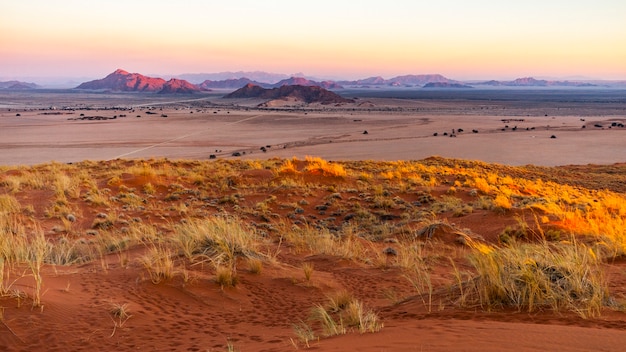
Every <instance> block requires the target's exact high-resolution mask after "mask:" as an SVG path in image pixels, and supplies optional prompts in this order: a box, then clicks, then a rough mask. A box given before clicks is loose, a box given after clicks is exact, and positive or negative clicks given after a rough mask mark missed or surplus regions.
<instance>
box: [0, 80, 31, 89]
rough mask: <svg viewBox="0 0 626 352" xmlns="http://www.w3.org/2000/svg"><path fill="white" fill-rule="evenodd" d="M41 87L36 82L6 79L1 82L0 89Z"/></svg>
mask: <svg viewBox="0 0 626 352" xmlns="http://www.w3.org/2000/svg"><path fill="white" fill-rule="evenodd" d="M36 88H40V87H39V86H38V85H37V84H35V83H28V82H20V81H5V82H0V89H36Z"/></svg>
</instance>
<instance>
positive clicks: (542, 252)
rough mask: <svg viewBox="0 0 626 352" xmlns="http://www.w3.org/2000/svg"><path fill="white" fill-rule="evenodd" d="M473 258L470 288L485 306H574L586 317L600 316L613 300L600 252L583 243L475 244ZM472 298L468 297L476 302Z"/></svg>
mask: <svg viewBox="0 0 626 352" xmlns="http://www.w3.org/2000/svg"><path fill="white" fill-rule="evenodd" d="M472 247H473V248H474V251H473V253H472V254H471V255H470V257H469V259H470V262H471V264H472V265H473V266H474V268H475V269H476V277H475V278H474V279H473V280H472V281H471V283H470V286H469V288H468V289H467V291H466V294H468V295H474V296H472V297H471V298H473V299H474V300H475V302H476V303H477V304H480V306H482V307H483V308H487V309H492V308H496V307H506V306H512V307H515V308H517V309H519V310H527V311H529V312H532V311H535V310H537V309H541V308H551V309H553V310H554V311H560V310H570V311H575V312H577V313H579V314H580V315H581V316H583V317H593V316H597V315H599V314H600V310H601V308H602V306H603V304H604V302H606V301H607V299H608V288H607V284H606V279H605V278H604V276H603V274H602V271H601V270H600V268H599V265H598V264H599V263H598V259H597V256H596V254H595V253H594V252H593V250H592V249H591V248H589V247H586V246H584V245H582V244H579V243H575V242H574V243H571V244H550V243H539V244H517V243H513V244H511V245H509V246H506V247H496V246H491V245H487V244H482V243H472ZM471 298H470V299H469V300H468V299H466V300H465V301H471Z"/></svg>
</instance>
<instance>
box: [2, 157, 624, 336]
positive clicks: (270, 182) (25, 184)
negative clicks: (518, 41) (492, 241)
mask: <svg viewBox="0 0 626 352" xmlns="http://www.w3.org/2000/svg"><path fill="white" fill-rule="evenodd" d="M261 169H272V170H276V171H273V176H274V177H273V178H271V179H262V180H256V179H254V178H247V176H245V177H244V174H243V172H244V171H246V170H261ZM609 171H610V170H609ZM607 172H608V171H607ZM552 173H553V174H552ZM129 174H130V175H131V176H132V177H129V176H128V175H129ZM602 175H604V176H602ZM603 177H605V178H603ZM619 177H620V176H619V175H615V174H614V173H611V174H610V175H609V174H600V173H599V172H597V171H596V173H594V177H593V179H591V178H589V179H585V178H581V177H580V174H576V173H572V174H569V173H567V171H566V170H564V169H542V168H534V167H508V166H502V165H496V164H486V163H482V162H477V161H463V160H453V159H441V158H429V159H427V160H423V161H396V162H374V161H354V162H329V161H326V160H323V159H322V158H318V157H306V158H305V160H298V159H296V158H293V159H286V160H281V159H270V160H267V161H228V160H218V161H214V162H202V161H184V160H181V161H169V160H164V159H156V160H153V159H150V160H138V161H131V160H115V161H111V162H108V163H106V164H103V163H94V162H83V163H77V164H74V165H64V164H58V163H51V164H46V165H37V166H33V167H17V168H3V169H2V170H1V171H0V275H1V276H0V292H1V293H6V292H8V290H10V282H11V281H10V280H11V278H12V276H15V275H19V273H18V268H19V269H22V271H23V268H24V267H26V268H28V270H29V271H28V272H29V275H30V277H32V279H33V280H34V283H35V284H34V295H33V296H34V298H33V300H34V301H35V302H36V303H35V305H41V304H42V302H41V287H42V286H41V279H42V275H41V270H42V268H43V266H44V265H46V264H51V265H73V264H79V263H85V262H88V261H90V260H94V259H97V258H98V257H101V258H102V257H103V256H105V255H107V254H109V253H118V254H119V255H121V253H124V252H125V251H127V250H128V249H129V248H132V247H134V246H136V245H138V244H144V245H146V248H147V250H146V254H145V256H144V257H142V259H141V260H140V263H141V264H142V265H143V266H144V268H145V270H146V271H147V272H148V276H149V278H150V280H151V281H153V282H155V283H156V282H162V281H166V280H171V279H172V278H173V277H176V275H183V276H184V274H182V273H183V272H184V270H185V268H184V267H185V266H186V265H190V266H191V267H193V265H194V264H203V263H205V262H209V263H211V264H212V265H213V267H214V268H215V270H216V281H217V282H218V283H219V284H220V285H222V286H224V287H226V286H233V284H232V282H233V281H232V280H233V279H228V277H227V276H228V275H230V276H231V277H234V280H235V281H234V283H235V284H236V274H237V271H236V267H237V261H238V260H239V259H242V258H243V259H244V260H246V261H247V263H248V268H249V270H250V272H251V273H257V274H260V273H261V271H262V267H263V263H264V260H266V259H267V258H268V257H271V256H268V255H266V254H264V251H266V249H267V246H270V243H271V242H272V241H275V242H279V243H280V245H279V246H278V247H279V249H276V253H278V252H280V250H288V251H290V253H295V254H307V255H308V254H323V255H329V256H335V257H338V258H344V259H349V260H355V261H359V262H360V263H362V264H363V265H370V266H371V267H380V268H385V269H386V268H388V267H389V265H390V264H392V265H395V267H397V268H400V269H401V270H403V271H404V272H405V274H406V276H407V277H408V278H409V280H410V281H411V283H412V284H413V286H414V287H415V289H416V291H417V292H418V294H419V295H420V297H423V299H424V303H425V304H428V306H429V307H430V306H432V295H433V292H434V283H433V282H432V280H431V277H430V274H431V273H430V271H429V269H430V268H429V266H428V265H427V264H430V263H427V259H428V255H429V254H428V253H425V251H424V248H425V247H424V246H423V242H424V241H429V239H430V238H431V237H433V234H434V233H436V231H437V230H438V229H439V228H442V227H446V226H447V227H446V229H449V230H451V232H450V233H456V232H459V231H458V229H456V228H455V227H454V226H452V225H451V224H450V223H449V222H448V218H452V217H463V216H466V215H468V214H470V213H472V212H478V211H483V212H495V213H497V215H498V216H499V217H507V216H508V217H515V216H518V214H523V215H525V216H526V219H527V218H529V217H533V218H534V221H535V224H534V225H533V226H528V225H525V222H524V221H526V220H522V219H521V218H520V219H519V220H518V226H517V227H514V226H512V227H510V228H509V229H508V230H507V228H506V227H505V226H503V228H502V234H505V235H507V236H508V239H507V240H505V241H502V242H506V243H508V245H503V246H495V245H487V244H479V243H477V242H472V243H473V244H474V248H473V249H472V251H471V255H470V256H469V260H470V261H471V263H472V265H473V267H472V269H471V271H472V272H471V273H468V274H467V275H470V276H472V277H474V279H472V280H471V281H470V283H471V284H470V285H469V286H463V287H462V291H461V293H460V295H461V296H462V297H461V298H462V299H461V301H463V302H466V304H476V305H478V306H481V307H484V308H485V309H495V308H497V307H500V306H513V307H516V308H517V309H520V310H530V311H534V310H536V309H543V308H546V307H548V308H550V309H554V310H573V311H576V312H578V313H579V314H581V315H582V316H595V315H597V314H599V311H600V309H601V307H602V304H603V303H602V302H603V301H605V300H606V299H607V296H608V293H607V289H606V283H605V281H604V280H605V279H604V278H603V277H602V275H600V273H599V272H600V270H599V269H598V265H599V263H600V262H601V261H604V260H607V259H608V258H614V257H619V256H624V255H626V195H624V193H620V192H619V191H618V190H619V189H621V188H619V187H618V186H615V185H619V184H620V182H621V183H624V182H623V181H624V179H623V178H619ZM603 180H606V181H603ZM616 180H617V181H620V182H616ZM565 181H567V182H565ZM609 181H610V182H609ZM603 182H604V183H603ZM99 185H100V186H99ZM620 187H621V186H620ZM29 192H37V193H36V194H37V196H39V195H41V194H44V195H45V197H46V198H45V203H44V204H40V205H38V206H37V207H35V206H33V205H32V204H28V203H29V200H28V196H32V193H31V194H29ZM25 195H27V196H25ZM468 196H469V197H470V199H471V202H468V201H467V199H468ZM277 197H287V198H289V199H288V200H286V201H282V200H281V201H277V199H278V198H277ZM308 197H311V198H308ZM315 197H317V198H315ZM247 198H250V199H253V201H250V200H249V199H247ZM305 198H306V199H308V200H305ZM317 201H319V202H320V204H321V203H323V204H321V205H323V206H325V207H326V208H328V209H326V210H324V211H323V212H324V213H323V214H322V211H321V210H320V211H318V209H316V208H315V206H317V205H318V203H315V202H317ZM82 209H87V210H86V211H82ZM314 209H315V210H314ZM320 209H321V208H320ZM286 211H287V212H289V213H288V214H287V217H282V216H277V215H276V214H277V213H281V214H282V213H284V212H286ZM99 212H105V213H106V214H108V216H107V218H102V219H100V218H97V219H96V220H95V221H94V220H93V217H90V216H92V214H96V213H99ZM129 213H133V215H130V216H129V215H128V214H129ZM124 214H126V217H122V215H124ZM229 214H233V215H229ZM151 215H152V217H150V216H151ZM429 216H430V217H432V219H431V220H430V222H429V221H428V220H424V219H425V218H428V217H429ZM131 217H132V218H133V219H131ZM331 217H332V218H333V220H330V219H329V218H331ZM70 218H72V219H74V220H73V221H70V220H69V219H70ZM77 218H78V221H77V220H76V219H77ZM383 218H385V219H392V220H382V219H383ZM142 219H146V220H142ZM259 219H260V220H259ZM344 219H345V220H344ZM135 220H136V221H135ZM81 221H82V223H87V224H88V225H87V226H89V224H91V225H92V226H93V227H95V228H96V229H95V230H97V231H96V232H94V231H93V230H88V229H82V228H80V227H79V226H80V225H79V223H81ZM92 221H93V222H92ZM141 221H145V223H144V222H141ZM256 221H259V222H260V223H256ZM531 222H532V221H531ZM44 223H46V224H51V223H52V224H54V226H56V228H58V229H60V231H58V232H56V235H55V236H54V237H52V236H49V237H48V235H44V231H43V230H42V229H41V227H42V224H44ZM46 226H48V225H46ZM46 233H47V232H46ZM420 234H421V235H423V236H417V237H421V238H418V239H419V240H422V241H417V240H416V238H415V236H414V235H420ZM518 235H519V236H518ZM531 235H532V236H531ZM91 236H95V237H91ZM411 236H413V237H411ZM391 237H393V238H399V239H401V243H400V244H398V245H396V246H395V247H396V250H397V257H395V259H389V260H388V258H387V257H385V256H383V255H382V254H381V253H380V250H379V249H376V248H378V247H377V245H378V242H379V241H381V240H383V239H387V238H391ZM501 238H504V236H501ZM568 238H577V240H570V241H563V242H562V243H548V242H546V243H543V242H542V243H539V244H536V243H535V244H532V243H519V241H521V240H524V241H537V240H538V239H540V240H553V241H557V240H563V239H568ZM581 241H582V242H584V243H586V244H585V245H582V244H580V242H581ZM281 246H282V247H281ZM441 250H442V251H446V250H448V249H447V248H443V249H441ZM276 256H277V254H276V255H274V256H273V258H276ZM383 263H384V265H383ZM302 269H303V272H304V275H305V279H306V280H307V281H309V280H310V279H311V275H312V274H314V272H313V267H312V266H311V268H310V270H308V271H309V274H308V275H307V269H306V268H305V267H304V266H303V268H302ZM455 273H456V274H455V275H456V277H457V281H458V282H459V283H461V282H462V280H461V277H462V276H463V275H465V273H463V274H461V273H459V271H458V270H456V269H455ZM222 276H223V278H220V277H222ZM229 282H231V283H229ZM464 285H465V284H464ZM459 286H462V285H460V284H459ZM347 307H348V306H347V305H346V304H343V303H342V304H340V305H339V306H337V307H335V308H328V307H321V308H323V309H325V310H329V312H328V313H329V314H330V317H331V319H335V320H333V321H334V322H335V323H336V324H335V325H338V326H336V327H335V328H332V327H329V328H328V331H325V334H330V332H332V331H334V332H337V331H345V330H346V329H347V328H350V327H352V328H354V326H351V324H354V320H350V321H348V320H349V318H348V312H347V310H348V308H347ZM349 310H351V311H355V312H359V311H361V313H360V314H356V313H355V314H354V315H355V316H358V315H361V316H363V317H362V318H360V319H364V321H368V318H365V316H367V314H368V313H367V312H368V311H367V310H366V309H363V308H362V307H359V305H358V304H356V303H355V304H353V306H352V308H350V309H349ZM318 313H319V314H318V321H319V322H322V321H324V320H325V318H324V316H323V314H322V312H321V311H320V312H318ZM333 314H334V317H333ZM337 319H339V320H338V321H337ZM350 319H352V318H350ZM342 324H343V329H344V330H342V328H341V325H342ZM359 325H367V324H363V323H359ZM374 325H375V324H374ZM359 329H360V328H359ZM366 330H368V329H367V328H366ZM310 337H311V336H309V338H310Z"/></svg>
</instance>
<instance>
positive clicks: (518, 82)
mask: <svg viewBox="0 0 626 352" xmlns="http://www.w3.org/2000/svg"><path fill="white" fill-rule="evenodd" d="M472 85H483V86H504V87H595V86H596V85H595V84H592V83H588V82H576V81H556V80H554V81H552V80H545V79H535V78H533V77H524V78H518V79H515V80H513V81H494V80H492V81H486V82H475V83H472Z"/></svg>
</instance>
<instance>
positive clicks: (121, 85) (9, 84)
mask: <svg viewBox="0 0 626 352" xmlns="http://www.w3.org/2000/svg"><path fill="white" fill-rule="evenodd" d="M240 75H241V76H240ZM243 75H250V76H243ZM183 76H185V77H190V78H194V79H195V80H194V82H197V81H196V80H197V79H198V78H200V77H208V76H211V77H228V78H224V79H205V80H204V81H202V82H200V83H198V84H194V83H191V82H190V81H189V80H186V79H183V78H182V77H183ZM278 78H280V79H279V80H276V79H278ZM248 83H251V84H253V85H256V86H259V87H262V88H266V89H271V88H279V87H281V86H286V85H301V86H318V87H322V88H325V89H329V90H338V89H342V88H361V89H367V88H385V87H388V88H393V87H396V88H438V89H459V88H469V87H596V86H599V87H619V88H623V87H626V81H574V80H572V81H570V80H553V79H535V78H533V77H524V78H518V79H515V80H511V81H506V80H489V81H458V80H453V79H450V78H447V77H445V76H442V75H440V74H421V75H402V76H396V77H392V78H389V79H386V78H383V77H381V76H372V77H368V78H364V79H358V80H338V81H332V80H318V79H314V78H311V77H304V75H303V74H294V75H292V76H287V75H280V74H274V73H265V72H260V71H251V72H224V73H216V74H186V75H181V76H178V77H173V78H171V79H170V80H167V81H166V80H165V79H163V78H159V77H149V76H145V75H142V74H139V73H129V72H127V71H125V70H122V69H118V70H115V71H114V72H113V73H111V74H109V75H107V76H106V77H104V78H102V79H96V80H92V81H88V82H84V83H81V84H80V85H78V86H77V87H76V88H75V89H80V90H105V91H119V92H154V93H161V94H192V93H201V92H206V91H210V90H212V89H233V90H234V89H238V88H241V87H243V86H245V85H247V84H248ZM37 88H42V87H41V86H39V85H37V84H35V83H27V82H21V81H17V80H10V81H6V82H0V89H7V90H18V89H37Z"/></svg>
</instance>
